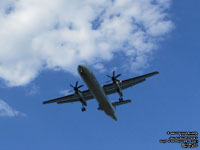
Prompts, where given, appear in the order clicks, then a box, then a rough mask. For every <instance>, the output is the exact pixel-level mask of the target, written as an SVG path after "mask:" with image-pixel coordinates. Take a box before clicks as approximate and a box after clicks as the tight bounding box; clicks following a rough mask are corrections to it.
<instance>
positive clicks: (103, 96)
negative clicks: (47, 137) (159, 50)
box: [43, 65, 159, 120]
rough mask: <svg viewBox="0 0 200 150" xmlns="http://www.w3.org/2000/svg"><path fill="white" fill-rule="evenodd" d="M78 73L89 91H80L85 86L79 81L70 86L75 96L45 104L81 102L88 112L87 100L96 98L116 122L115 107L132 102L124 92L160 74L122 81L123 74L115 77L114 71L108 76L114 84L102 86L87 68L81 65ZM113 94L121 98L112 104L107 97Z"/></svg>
mask: <svg viewBox="0 0 200 150" xmlns="http://www.w3.org/2000/svg"><path fill="white" fill-rule="evenodd" d="M78 72H79V74H80V76H81V78H82V79H83V81H84V82H85V83H86V85H87V87H88V90H85V91H80V90H79V88H81V87H83V85H78V81H76V84H75V86H73V85H71V84H70V86H71V87H72V88H73V89H74V91H75V93H74V94H70V95H67V96H64V97H59V98H56V99H52V100H48V101H44V102H43V104H49V103H54V102H56V103H57V104H63V103H73V102H78V101H80V102H81V103H82V108H81V110H82V111H86V108H85V106H87V100H90V99H94V98H95V99H96V100H97V102H98V104H99V107H98V109H99V110H102V111H104V112H105V113H106V114H107V115H108V116H110V117H111V118H113V119H114V120H117V116H116V114H115V107H116V106H118V105H122V104H127V103H130V102H131V100H124V99H123V93H122V90H124V89H127V88H128V87H131V86H133V85H136V84H138V83H141V82H143V81H145V80H146V78H148V77H151V76H153V75H156V74H158V73H159V72H157V71H155V72H152V73H148V74H145V75H142V76H138V77H134V78H130V79H127V80H122V81H120V80H118V79H117V78H118V77H119V76H121V74H118V75H115V71H113V75H112V76H109V75H107V77H109V78H110V79H111V81H112V82H113V83H111V84H106V85H103V86H101V85H100V84H99V82H98V81H97V79H96V77H95V76H94V74H93V73H92V72H91V71H90V69H89V68H88V67H87V66H85V65H79V66H78ZM113 93H118V94H119V96H120V97H119V101H117V102H112V103H111V102H110V101H109V99H108V97H107V95H109V94H113Z"/></svg>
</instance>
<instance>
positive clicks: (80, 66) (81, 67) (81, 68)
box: [78, 65, 83, 73]
mask: <svg viewBox="0 0 200 150" xmlns="http://www.w3.org/2000/svg"><path fill="white" fill-rule="evenodd" d="M78 72H79V73H83V66H82V65H78Z"/></svg>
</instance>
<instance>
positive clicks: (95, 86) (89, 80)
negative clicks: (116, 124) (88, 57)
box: [78, 65, 117, 120]
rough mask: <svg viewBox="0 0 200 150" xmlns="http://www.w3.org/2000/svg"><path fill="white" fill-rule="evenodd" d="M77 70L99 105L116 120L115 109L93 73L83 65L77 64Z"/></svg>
mask: <svg viewBox="0 0 200 150" xmlns="http://www.w3.org/2000/svg"><path fill="white" fill-rule="evenodd" d="M78 72H79V74H80V76H81V78H82V79H83V81H84V82H85V83H86V85H87V86H88V89H89V90H90V92H91V93H92V95H93V96H94V97H95V98H96V100H97V102H98V103H99V107H100V108H101V109H102V110H104V112H105V113H106V114H107V115H109V116H110V117H112V118H113V119H114V120H117V117H116V115H115V109H114V107H113V105H112V104H111V102H110V101H109V100H108V97H107V95H106V94H105V92H104V90H103V88H102V87H101V85H100V84H99V82H98V81H97V80H96V78H95V76H94V74H93V73H92V72H91V71H90V69H89V68H88V67H86V66H84V65H79V66H78Z"/></svg>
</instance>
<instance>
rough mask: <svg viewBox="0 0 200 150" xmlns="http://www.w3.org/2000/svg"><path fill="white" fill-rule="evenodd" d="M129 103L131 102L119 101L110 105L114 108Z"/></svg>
mask: <svg viewBox="0 0 200 150" xmlns="http://www.w3.org/2000/svg"><path fill="white" fill-rule="evenodd" d="M130 102H131V100H130V99H129V100H123V101H120V102H112V105H113V106H114V107H115V106H119V105H123V104H127V103H130Z"/></svg>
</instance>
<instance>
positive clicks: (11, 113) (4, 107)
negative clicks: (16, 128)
mask: <svg viewBox="0 0 200 150" xmlns="http://www.w3.org/2000/svg"><path fill="white" fill-rule="evenodd" d="M16 116H26V115H25V114H24V113H21V112H19V111H16V110H14V109H13V108H12V107H10V106H9V105H8V104H7V103H6V102H5V101H3V100H1V99H0V117H16Z"/></svg>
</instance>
